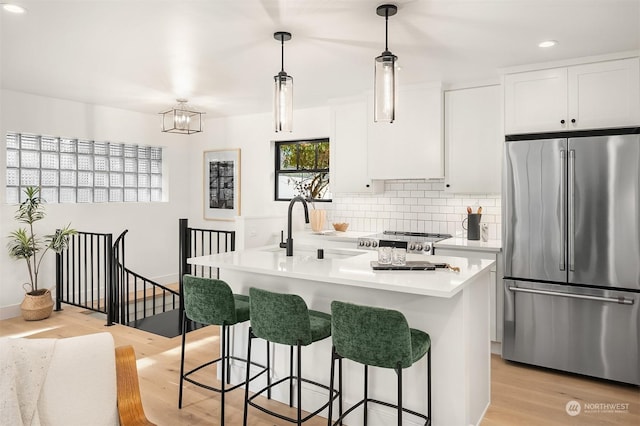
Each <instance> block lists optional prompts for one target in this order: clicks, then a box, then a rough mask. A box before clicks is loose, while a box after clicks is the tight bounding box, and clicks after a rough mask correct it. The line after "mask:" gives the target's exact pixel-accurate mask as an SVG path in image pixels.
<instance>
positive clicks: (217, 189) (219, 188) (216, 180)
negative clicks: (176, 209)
mask: <svg viewBox="0 0 640 426" xmlns="http://www.w3.org/2000/svg"><path fill="white" fill-rule="evenodd" d="M236 216H240V149H228V150H217V151H205V152H204V218H205V219H207V220H233V219H234V218H235V217H236Z"/></svg>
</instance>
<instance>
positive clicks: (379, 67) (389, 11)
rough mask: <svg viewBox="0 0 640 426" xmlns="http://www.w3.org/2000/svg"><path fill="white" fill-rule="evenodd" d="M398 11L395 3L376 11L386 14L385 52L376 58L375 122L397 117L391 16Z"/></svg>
mask: <svg viewBox="0 0 640 426" xmlns="http://www.w3.org/2000/svg"><path fill="white" fill-rule="evenodd" d="M397 12H398V8H397V7H396V6H395V5H393V4H383V5H381V6H378V8H377V9H376V13H377V14H378V15H379V16H384V20H385V24H384V52H382V54H381V55H380V56H378V57H377V58H376V60H375V77H374V80H375V89H374V114H373V120H374V121H375V122H387V123H393V120H395V118H396V61H397V60H398V57H397V56H396V55H394V54H393V53H391V52H390V51H389V46H388V41H389V33H388V30H389V16H393V15H395V14H396V13H397Z"/></svg>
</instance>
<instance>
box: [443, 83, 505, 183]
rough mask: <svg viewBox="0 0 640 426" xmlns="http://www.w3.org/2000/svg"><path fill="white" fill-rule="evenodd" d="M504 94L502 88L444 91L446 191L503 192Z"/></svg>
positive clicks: (485, 87)
mask: <svg viewBox="0 0 640 426" xmlns="http://www.w3.org/2000/svg"><path fill="white" fill-rule="evenodd" d="M501 93H502V89H501V87H500V86H499V85H495V86H484V87H474V88H470V89H461V90H450V91H446V92H445V94H444V106H445V108H444V123H445V124H444V137H445V191H446V192H455V193H466V194H473V193H483V194H487V193H500V185H501V184H500V182H501V180H500V179H501V170H502V169H501V165H502V161H501V160H502V146H503V144H504V134H503V133H502V119H501V111H502V110H501V105H500V96H501Z"/></svg>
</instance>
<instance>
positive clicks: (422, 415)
mask: <svg viewBox="0 0 640 426" xmlns="http://www.w3.org/2000/svg"><path fill="white" fill-rule="evenodd" d="M365 402H367V403H369V402H373V403H375V404H379V405H384V406H386V407H389V408H395V409H396V410H397V409H398V406H397V405H395V404H391V403H389V402H385V401H379V400H377V399H373V398H366V399H361V400H360V401H358V402H357V403H356V404H354V405H353V406H351V407H350V408H349V409H348V410H347V411H345V412H344V413H342V416H340V417H338V419H337V420H336V421H335V422H333V423H332V425H333V426H336V425H338V424H341V422H342V421H343V420H344V418H345V417H347V415H348V414H350V413H351V412H352V411H353V410H355V409H356V408H358V407H360V406H361V405H363V404H364V403H365ZM402 411H403V412H404V413H408V414H411V415H414V416H416V417H419V418H421V419H423V420H424V421H425V422H424V426H431V419H430V418H429V417H427V416H425V415H424V414H420V413H418V412H416V411H413V410H409V409H408V408H402Z"/></svg>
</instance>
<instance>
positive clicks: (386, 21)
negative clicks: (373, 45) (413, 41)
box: [384, 9, 389, 52]
mask: <svg viewBox="0 0 640 426" xmlns="http://www.w3.org/2000/svg"><path fill="white" fill-rule="evenodd" d="M384 50H385V52H388V51H389V9H385V11H384Z"/></svg>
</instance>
